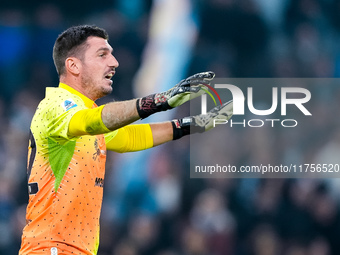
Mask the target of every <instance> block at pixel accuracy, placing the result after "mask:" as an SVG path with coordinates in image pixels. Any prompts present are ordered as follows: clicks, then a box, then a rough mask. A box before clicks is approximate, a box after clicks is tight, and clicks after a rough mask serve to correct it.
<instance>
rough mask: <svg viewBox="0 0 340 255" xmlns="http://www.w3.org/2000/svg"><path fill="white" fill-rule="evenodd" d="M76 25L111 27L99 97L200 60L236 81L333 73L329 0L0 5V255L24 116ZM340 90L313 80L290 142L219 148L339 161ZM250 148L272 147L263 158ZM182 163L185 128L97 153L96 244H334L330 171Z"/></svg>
mask: <svg viewBox="0 0 340 255" xmlns="http://www.w3.org/2000/svg"><path fill="white" fill-rule="evenodd" d="M84 23H88V24H96V25H98V26H100V27H103V28H105V29H106V30H107V31H108V32H109V34H110V44H111V45H112V46H113V48H114V55H115V56H116V57H117V59H118V61H119V62H120V66H119V68H118V70H117V74H116V76H115V77H114V80H115V85H114V93H113V94H112V95H111V96H109V97H107V98H104V99H103V100H101V103H104V102H107V101H111V100H125V99H130V98H132V97H137V96H141V95H146V94H148V93H151V92H156V91H161V90H164V89H167V88H169V87H171V86H172V85H173V84H175V83H176V82H177V81H179V80H180V79H182V78H184V77H185V76H187V75H190V74H193V73H196V72H201V71H205V70H213V71H215V73H216V75H217V76H218V77H239V78H243V77H252V78H254V77H311V78H313V77H332V78H334V77H339V76H340V54H339V53H340V47H339V45H340V44H339V42H340V34H339V32H340V1H339V0H291V1H289V0H209V1H208V0H192V1H190V0H154V1H152V0H129V1H124V0H111V1H107V0H96V1H91V0H84V1H82V2H79V1H64V0H63V1H60V0H59V1H56V0H55V1H38V0H31V1H19V0H12V1H1V3H0V123H1V125H0V131H1V132H0V254H1V255H2V254H4V255H12V254H17V252H18V250H19V246H20V238H21V231H22V228H23V226H24V224H25V207H26V203H27V199H28V195H27V186H26V156H27V140H28V134H29V125H30V120H31V117H32V115H33V113H34V111H35V108H36V107H37V105H38V102H39V101H40V100H41V99H42V98H43V96H44V91H45V87H47V86H57V83H58V77H57V74H56V71H55V69H54V66H53V61H52V47H53V43H54V41H55V39H56V37H57V36H58V34H59V33H60V32H62V31H63V30H64V29H66V28H67V27H68V26H71V25H77V24H84ZM339 88H340V87H339ZM339 88H337V87H332V88H330V87H324V88H322V86H321V87H320V88H319V92H318V93H317V95H318V96H317V97H318V100H317V103H316V104H315V105H313V111H317V112H318V116H322V118H321V119H317V118H314V119H313V120H312V121H311V122H310V128H309V129H308V130H306V132H301V133H293V134H292V137H290V138H291V139H295V141H296V147H294V148H292V147H287V146H284V145H285V143H284V138H281V140H280V139H279V141H280V143H278V144H280V146H279V145H278V144H276V143H274V142H273V141H271V140H268V139H266V136H265V133H264V132H263V131H262V132H261V131H259V133H258V134H257V135H256V136H253V135H250V134H249V133H247V130H248V129H244V131H243V132H239V133H238V135H237V136H233V135H229V140H228V148H229V149H228V156H230V157H231V158H234V160H235V159H237V160H239V161H242V160H247V162H250V163H252V162H256V160H261V157H265V158H271V157H273V158H274V157H275V158H277V157H281V156H282V155H285V156H290V157H301V159H302V158H303V159H304V160H307V161H308V162H314V161H317V159H323V160H326V162H327V160H337V161H339V155H340V129H339V128H338V127H339V118H338V116H337V114H336V113H337V112H338V109H340V89H339ZM188 112H189V109H187V108H186V107H181V108H180V109H177V110H176V111H172V112H171V113H170V112H169V113H162V114H159V115H155V117H153V118H152V119H151V120H152V121H160V120H163V119H169V118H173V117H175V116H176V117H183V116H185V115H187V114H188ZM281 145H282V146H281ZM254 146H255V147H254ZM262 146H264V147H266V148H267V149H268V147H269V148H271V147H272V148H276V149H277V150H274V149H273V150H271V151H272V153H273V154H272V155H267V154H266V155H263V153H261V152H263V151H262V150H261V147H262ZM309 147H311V148H317V149H312V150H311V149H310V150H309V149H308V148H309ZM249 148H256V149H249ZM269 151H270V150H269ZM189 165H190V164H189V137H185V138H183V139H181V140H179V141H176V142H172V143H169V144H166V145H163V146H160V147H159V148H153V149H151V150H149V151H148V152H141V153H131V154H126V155H118V154H116V153H109V157H108V162H107V173H106V178H105V188H104V192H105V195H104V202H103V211H102V217H101V221H102V227H101V244H100V249H99V254H101V255H111V254H112V255H137V254H141V255H147V254H148V255H149V254H150V255H152V254H155V255H333V254H334V255H335V254H340V243H339V234H340V217H339V216H340V215H339V212H340V211H339V203H340V183H339V181H338V179H190V178H189V170H188V169H189Z"/></svg>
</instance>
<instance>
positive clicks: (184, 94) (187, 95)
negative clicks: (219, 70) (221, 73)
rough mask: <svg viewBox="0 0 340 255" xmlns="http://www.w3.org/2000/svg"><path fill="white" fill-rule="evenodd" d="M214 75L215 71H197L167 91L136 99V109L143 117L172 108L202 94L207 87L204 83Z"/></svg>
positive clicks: (209, 80)
mask: <svg viewBox="0 0 340 255" xmlns="http://www.w3.org/2000/svg"><path fill="white" fill-rule="evenodd" d="M214 77H215V73H213V72H203V73H197V74H194V75H192V76H190V77H188V78H186V79H184V80H181V81H180V82H179V83H178V84H177V85H176V86H175V87H173V88H172V89H170V90H168V91H165V92H162V93H156V94H152V95H149V96H147V97H143V98H140V99H138V100H137V111H138V114H139V116H140V117H141V118H142V119H144V118H146V117H148V116H150V115H151V114H153V113H156V112H160V111H166V110H168V109H172V108H174V107H177V106H180V105H182V104H184V103H185V102H187V101H189V100H191V99H194V98H196V97H198V96H200V95H202V94H204V93H205V91H204V90H207V89H208V88H207V87H206V86H204V85H205V84H210V82H211V80H212V79H213V78H214Z"/></svg>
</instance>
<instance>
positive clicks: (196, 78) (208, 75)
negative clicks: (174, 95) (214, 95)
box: [179, 71, 215, 86]
mask: <svg viewBox="0 0 340 255" xmlns="http://www.w3.org/2000/svg"><path fill="white" fill-rule="evenodd" d="M214 77H215V73H214V72H211V71H209V72H203V73H197V74H194V75H192V76H190V77H188V78H186V79H185V80H182V81H181V82H180V83H179V85H180V86H190V85H197V84H202V83H210V82H211V80H212V79H214Z"/></svg>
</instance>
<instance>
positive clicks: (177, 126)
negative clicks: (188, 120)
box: [171, 119, 190, 140]
mask: <svg viewBox="0 0 340 255" xmlns="http://www.w3.org/2000/svg"><path fill="white" fill-rule="evenodd" d="M171 124H172V129H173V140H177V139H180V138H182V137H183V136H185V135H189V134H190V124H189V125H187V124H184V125H183V120H182V119H178V120H173V121H171Z"/></svg>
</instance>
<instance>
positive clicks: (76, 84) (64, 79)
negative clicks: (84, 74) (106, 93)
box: [59, 76, 96, 101]
mask: <svg viewBox="0 0 340 255" xmlns="http://www.w3.org/2000/svg"><path fill="white" fill-rule="evenodd" d="M59 81H60V82H61V83H64V84H66V85H68V86H70V87H71V88H73V89H75V90H77V91H78V92H79V93H81V94H83V95H84V96H86V97H88V98H90V99H91V100H92V101H95V100H96V98H92V97H91V96H90V95H89V93H88V92H87V91H86V90H85V89H84V86H82V85H81V82H80V79H79V77H74V76H71V77H68V76H60V80H59Z"/></svg>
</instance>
